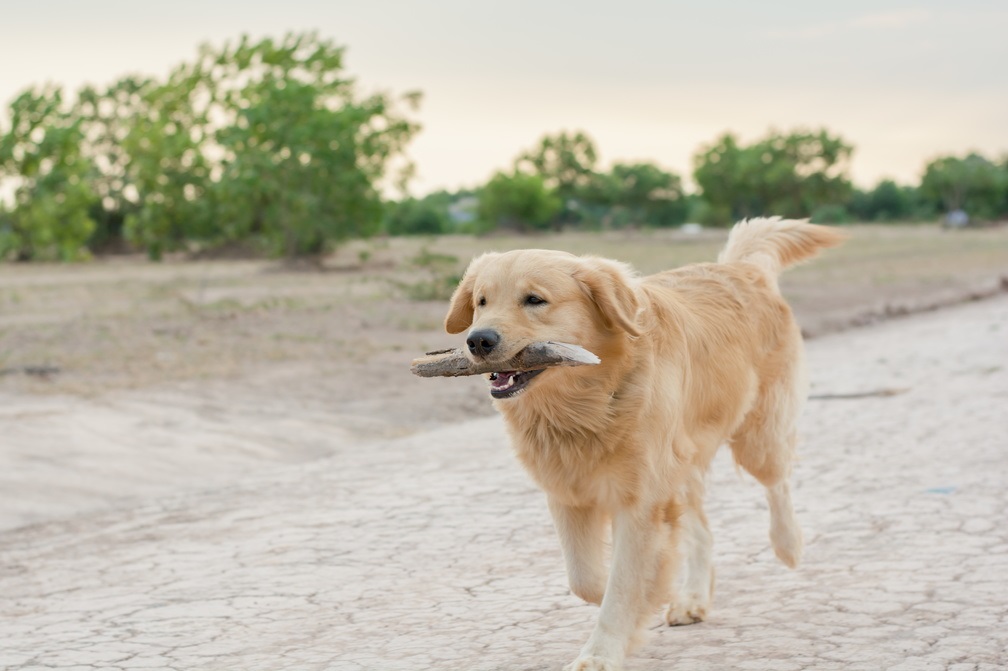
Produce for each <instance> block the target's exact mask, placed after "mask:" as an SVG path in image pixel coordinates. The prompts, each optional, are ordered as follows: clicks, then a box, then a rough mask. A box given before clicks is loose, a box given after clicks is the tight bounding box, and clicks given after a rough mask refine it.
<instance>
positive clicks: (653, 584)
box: [565, 509, 668, 671]
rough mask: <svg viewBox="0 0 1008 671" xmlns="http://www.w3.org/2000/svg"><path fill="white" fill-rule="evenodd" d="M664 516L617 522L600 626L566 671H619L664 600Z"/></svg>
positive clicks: (639, 515) (623, 514) (637, 513)
mask: <svg viewBox="0 0 1008 671" xmlns="http://www.w3.org/2000/svg"><path fill="white" fill-rule="evenodd" d="M661 514H662V513H661V511H660V510H655V511H650V510H640V509H626V510H622V511H620V512H619V513H617V514H616V516H615V517H614V518H613V556H612V568H611V569H610V570H609V581H608V583H607V584H606V591H605V597H604V598H603V599H602V609H601V610H600V611H599V618H598V622H597V623H596V625H595V629H594V631H592V634H591V636H590V637H589V639H588V642H587V643H585V645H584V647H583V648H582V649H581V654H580V656H579V657H578V658H577V659H576V660H574V662H572V663H571V664H569V665H568V666H567V667H565V671H615V670H616V669H619V668H621V667H622V664H623V658H624V656H625V655H626V651H627V647H628V645H629V644H630V642H631V640H632V639H633V637H634V634H636V632H637V629H638V627H639V626H640V624H641V622H642V620H643V619H644V618H645V617H646V616H647V615H648V613H649V612H650V611H651V609H652V606H654V605H655V603H656V602H657V601H659V600H661V599H664V597H665V591H666V582H667V581H666V576H665V575H664V574H665V573H667V568H668V567H666V566H665V560H666V557H665V554H666V553H665V552H664V551H663V548H664V547H666V546H667V545H668V538H667V537H666V535H667V531H666V529H667V528H668V525H665V524H661V522H660V520H661V519H662V517H661Z"/></svg>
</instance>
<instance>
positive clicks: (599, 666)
mask: <svg viewBox="0 0 1008 671" xmlns="http://www.w3.org/2000/svg"><path fill="white" fill-rule="evenodd" d="M621 668H623V667H622V666H621V665H620V664H618V663H616V662H614V661H612V660H611V659H606V658H604V657H595V656H594V655H589V656H584V655H582V656H581V657H578V658H577V659H575V660H574V661H573V662H571V663H570V664H568V665H567V666H565V667H564V671H619V670H620V669H621Z"/></svg>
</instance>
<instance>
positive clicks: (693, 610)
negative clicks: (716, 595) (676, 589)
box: [665, 594, 709, 627]
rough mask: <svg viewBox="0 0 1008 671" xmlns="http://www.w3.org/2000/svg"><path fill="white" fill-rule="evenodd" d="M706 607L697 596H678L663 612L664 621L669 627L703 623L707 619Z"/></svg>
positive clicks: (704, 602)
mask: <svg viewBox="0 0 1008 671" xmlns="http://www.w3.org/2000/svg"><path fill="white" fill-rule="evenodd" d="M708 605H709V603H708V601H707V600H704V599H703V598H702V597H701V596H700V595H699V594H687V595H682V596H679V597H678V598H677V599H676V600H675V601H673V602H672V603H670V604H669V607H668V609H667V610H666V611H665V621H666V622H667V623H668V625H669V626H670V627H676V626H679V625H683V624H695V623H697V622H703V621H704V620H706V619H707V607H708Z"/></svg>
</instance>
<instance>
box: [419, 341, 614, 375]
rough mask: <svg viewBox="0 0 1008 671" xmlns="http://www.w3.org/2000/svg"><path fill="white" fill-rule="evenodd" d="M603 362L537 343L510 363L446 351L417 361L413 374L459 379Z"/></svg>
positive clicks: (580, 349) (576, 351) (577, 351)
mask: <svg viewBox="0 0 1008 671" xmlns="http://www.w3.org/2000/svg"><path fill="white" fill-rule="evenodd" d="M598 363H600V359H599V358H598V357H597V356H595V355H594V354H592V353H591V352H589V351H588V350H586V349H585V348H583V347H579V346H578V345H569V344H567V343H562V342H549V341H547V342H536V343H532V344H531V345H529V346H527V347H526V348H525V349H523V350H521V351H520V352H518V354H516V355H515V356H514V357H513V358H511V359H508V360H507V361H498V362H488V361H473V360H472V359H471V358H469V355H467V354H466V353H465V350H463V349H461V348H459V349H443V350H438V351H437V352H428V353H427V354H426V355H425V356H422V357H420V358H418V359H414V360H413V363H412V365H411V366H410V371H412V372H413V374H414V375H419V376H420V377H459V376H461V375H479V374H481V373H500V372H504V371H523V370H539V369H540V368H550V367H554V366H594V365H596V364H598Z"/></svg>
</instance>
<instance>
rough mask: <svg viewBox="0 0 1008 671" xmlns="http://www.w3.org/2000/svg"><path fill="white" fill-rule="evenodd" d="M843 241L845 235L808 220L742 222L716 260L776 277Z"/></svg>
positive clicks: (732, 231) (775, 218) (733, 230)
mask: <svg viewBox="0 0 1008 671" xmlns="http://www.w3.org/2000/svg"><path fill="white" fill-rule="evenodd" d="M846 239H847V235H846V234H845V233H842V232H840V231H838V230H837V229H835V228H830V227H829V226H818V225H816V224H810V223H808V220H807V219H803V220H800V221H798V220H794V219H781V218H780V217H771V218H769V219H762V218H761V219H749V220H748V221H745V220H743V221H740V222H739V223H737V224H735V227H734V228H733V229H732V230H731V233H729V234H728V243H727V244H726V245H725V248H724V249H723V250H722V251H721V254H720V255H719V256H718V261H719V262H720V263H733V262H740V261H741V262H745V263H752V264H754V265H757V266H759V267H761V268H763V269H765V270H766V271H767V272H768V273H770V275H772V276H773V277H777V276H778V275H780V273H781V271H782V270H784V269H785V268H787V267H788V266H793V265H794V264H796V263H799V262H801V261H805V260H807V259H811V258H812V257H813V256H815V255H816V254H818V253H819V250H820V249H823V248H825V247H835V246H836V245H839V244H840V243H841V242H843V241H844V240H846Z"/></svg>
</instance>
